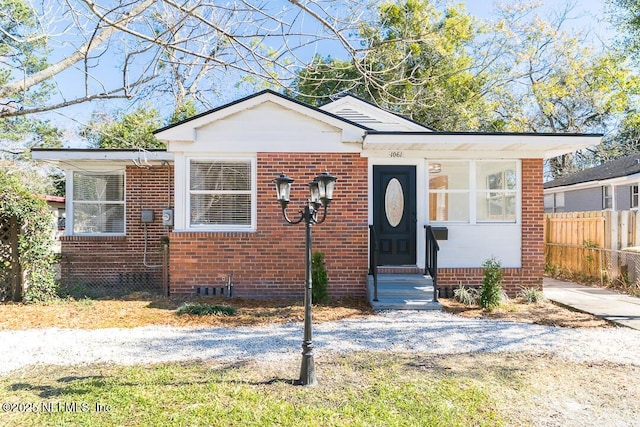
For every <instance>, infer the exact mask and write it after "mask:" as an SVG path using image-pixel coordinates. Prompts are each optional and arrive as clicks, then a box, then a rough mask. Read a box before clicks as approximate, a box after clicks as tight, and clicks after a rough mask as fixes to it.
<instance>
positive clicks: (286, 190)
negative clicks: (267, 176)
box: [273, 172, 336, 386]
mask: <svg viewBox="0 0 640 427" xmlns="http://www.w3.org/2000/svg"><path fill="white" fill-rule="evenodd" d="M293 181H294V180H293V179H291V178H289V177H288V176H286V175H285V174H284V173H282V174H281V175H280V176H279V177H277V178H275V179H274V180H273V182H274V183H275V185H276V194H277V198H278V202H280V207H281V208H282V216H284V219H285V220H286V221H287V222H288V223H289V224H299V223H301V222H302V221H304V224H305V230H306V239H305V241H306V245H305V252H306V253H305V282H304V338H303V341H302V365H301V367H300V379H299V380H298V384H300V385H308V386H313V385H316V384H317V383H318V381H317V379H316V369H315V364H314V360H313V342H312V340H311V298H312V294H313V292H312V290H313V283H312V280H311V226H312V225H314V224H322V223H323V222H324V220H325V219H327V209H328V207H329V204H330V203H331V200H332V199H333V188H334V186H335V182H336V177H335V176H333V175H331V174H329V173H327V172H324V173H322V174H320V175H318V176H317V177H315V179H314V180H313V181H311V182H310V183H309V201H308V202H307V203H306V204H305V206H304V208H303V209H302V210H300V211H298V213H299V214H300V217H299V218H298V219H295V220H292V219H290V218H289V216H288V215H287V206H288V205H289V200H290V195H291V184H292V183H293ZM321 211H322V216H321V218H319V214H320V212H321Z"/></svg>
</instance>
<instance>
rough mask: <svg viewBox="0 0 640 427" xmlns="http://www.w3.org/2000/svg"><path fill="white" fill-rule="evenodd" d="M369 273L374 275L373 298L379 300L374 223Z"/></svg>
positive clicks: (371, 232) (376, 241) (370, 243)
mask: <svg viewBox="0 0 640 427" xmlns="http://www.w3.org/2000/svg"><path fill="white" fill-rule="evenodd" d="M369 274H370V275H372V276H373V300H374V301H378V238H377V237H376V229H375V228H374V227H373V225H369Z"/></svg>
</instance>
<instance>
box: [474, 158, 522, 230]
mask: <svg viewBox="0 0 640 427" xmlns="http://www.w3.org/2000/svg"><path fill="white" fill-rule="evenodd" d="M516 184H517V178H516V163H515V162H514V161H492V162H477V163H476V186H477V187H476V188H477V197H476V202H477V205H476V206H477V208H476V209H477V219H478V221H500V222H515V220H516Z"/></svg>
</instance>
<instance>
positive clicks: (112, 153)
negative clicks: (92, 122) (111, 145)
mask: <svg viewBox="0 0 640 427" xmlns="http://www.w3.org/2000/svg"><path fill="white" fill-rule="evenodd" d="M31 158H32V159H33V160H38V161H46V162H49V163H54V164H58V165H60V166H68V165H71V164H73V165H78V166H82V165H87V166H88V165H101V166H106V165H111V166H116V165H120V166H122V165H139V166H157V165H161V164H162V163H164V162H169V163H173V158H174V156H173V153H168V152H166V151H145V150H92V149H60V150H53V149H44V150H32V152H31Z"/></svg>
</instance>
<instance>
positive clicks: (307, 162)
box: [169, 153, 368, 297]
mask: <svg viewBox="0 0 640 427" xmlns="http://www.w3.org/2000/svg"><path fill="white" fill-rule="evenodd" d="M283 171H284V172H285V173H286V174H287V175H288V176H290V177H291V178H293V179H295V182H294V184H293V186H292V189H291V203H290V204H289V209H288V214H289V215H290V217H291V218H297V216H298V214H297V213H296V212H297V211H298V210H299V209H300V208H301V207H302V206H303V204H304V201H306V200H307V198H308V194H309V191H308V186H307V184H308V183H309V182H310V181H311V180H313V178H315V177H316V176H317V175H319V174H320V173H322V172H325V171H328V172H330V173H331V174H333V175H335V176H336V177H337V178H338V181H337V183H336V190H335V194H334V201H333V202H332V203H331V205H330V207H329V211H328V216H327V220H326V222H324V223H323V224H319V225H316V226H314V227H313V229H312V241H313V245H312V250H313V252H318V251H320V252H324V253H325V263H326V266H327V274H328V277H329V294H330V295H331V296H336V297H340V296H347V295H349V296H355V297H364V295H365V284H366V277H367V270H368V267H367V265H368V264H367V263H368V258H367V248H368V243H367V241H368V240H367V239H368V229H367V159H366V158H361V157H360V156H359V154H356V153H346V154H344V153H316V154H313V153H311V154H310V153H259V154H258V156H257V194H258V206H257V230H256V231H255V232H174V233H171V234H170V236H169V240H170V244H169V248H170V259H171V261H170V276H171V292H172V293H175V294H193V293H195V289H196V288H197V287H207V286H212V287H213V286H216V285H217V286H220V285H221V284H222V283H223V282H224V281H226V278H227V275H228V274H229V273H231V274H233V283H234V295H237V296H247V297H296V296H301V295H302V294H303V292H304V286H303V284H304V279H305V263H304V256H305V255H304V254H305V227H304V224H298V225H288V224H286V223H285V221H284V219H283V217H282V213H281V209H280V205H279V204H278V202H277V201H276V193H275V187H274V185H273V183H272V180H273V178H275V177H276V176H278V175H279V174H280V173H282V172H283Z"/></svg>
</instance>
